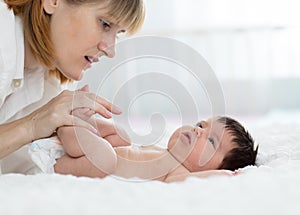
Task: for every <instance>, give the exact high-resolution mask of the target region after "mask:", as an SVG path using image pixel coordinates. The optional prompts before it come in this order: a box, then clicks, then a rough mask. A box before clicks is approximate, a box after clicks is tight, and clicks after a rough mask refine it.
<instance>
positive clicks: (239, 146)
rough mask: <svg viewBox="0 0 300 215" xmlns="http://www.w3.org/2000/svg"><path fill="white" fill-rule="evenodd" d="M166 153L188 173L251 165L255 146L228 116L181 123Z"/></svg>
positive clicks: (248, 135) (253, 161)
mask: <svg viewBox="0 0 300 215" xmlns="http://www.w3.org/2000/svg"><path fill="white" fill-rule="evenodd" d="M168 150H169V152H170V153H171V154H172V155H173V156H174V157H175V158H176V159H177V160H178V161H180V162H182V164H183V165H184V166H185V167H186V168H187V169H188V170H189V171H191V172H196V171H203V170H211V169H229V170H235V169H238V168H242V167H245V166H247V165H254V164H255V160H256V155H257V148H256V149H254V140H253V138H252V137H251V135H250V134H249V133H248V131H247V130H246V129H245V128H244V127H243V126H242V125H241V124H240V123H239V122H237V121H236V120H234V119H232V118H230V117H215V118H211V119H209V120H207V121H201V122H199V123H197V124H196V125H194V126H190V125H187V126H182V127H181V128H178V129H177V130H176V131H175V132H174V133H173V134H172V136H171V138H170V140H169V143H168Z"/></svg>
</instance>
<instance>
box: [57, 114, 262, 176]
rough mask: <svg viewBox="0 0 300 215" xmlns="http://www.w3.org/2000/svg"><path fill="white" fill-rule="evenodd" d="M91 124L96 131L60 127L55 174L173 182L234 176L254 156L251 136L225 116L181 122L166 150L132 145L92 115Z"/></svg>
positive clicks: (109, 125) (107, 124)
mask: <svg viewBox="0 0 300 215" xmlns="http://www.w3.org/2000/svg"><path fill="white" fill-rule="evenodd" d="M91 123H94V125H95V127H97V129H98V131H99V134H94V133H92V132H90V131H89V130H87V129H85V128H82V127H61V128H59V129H58V131H57V137H58V139H56V140H55V141H56V142H57V143H59V144H62V146H63V148H64V151H65V154H64V155H62V156H61V155H60V156H61V157H60V156H58V157H57V159H56V164H55V165H54V171H55V172H56V173H61V174H72V175H75V176H88V177H100V178H103V177H105V176H107V175H111V174H112V175H115V176H119V177H122V178H140V179H145V180H159V181H163V182H173V181H181V180H184V179H185V178H187V177H189V176H196V177H207V176H210V175H219V174H221V175H224V174H225V175H228V174H229V175H232V174H234V172H232V171H229V170H237V169H238V168H242V167H245V166H247V165H254V164H255V160H256V155H257V148H256V149H254V141H253V139H252V137H251V136H250V134H249V133H248V132H247V131H246V130H245V128H244V127H243V126H242V125H241V124H240V123H239V122H237V121H236V120H234V119H232V118H229V117H216V118H211V119H208V120H207V121H201V122H198V123H197V124H196V125H185V126H182V127H180V128H178V129H177V130H176V131H175V132H174V133H173V134H172V135H171V137H170V139H169V141H168V146H167V148H162V147H159V146H142V147H133V146H130V141H129V138H128V136H127V135H126V133H125V132H124V130H122V129H119V128H117V129H116V127H115V126H113V125H112V124H109V123H107V122H104V121H102V120H98V119H94V118H93V120H92V121H91ZM117 131H118V132H117ZM55 145H57V144H56V143H55ZM62 154H63V153H62Z"/></svg>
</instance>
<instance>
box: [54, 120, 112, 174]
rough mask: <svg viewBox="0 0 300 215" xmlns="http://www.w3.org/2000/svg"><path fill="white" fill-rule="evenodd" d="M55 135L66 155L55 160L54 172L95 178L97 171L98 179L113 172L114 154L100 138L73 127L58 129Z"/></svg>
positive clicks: (109, 146) (80, 128)
mask: <svg viewBox="0 0 300 215" xmlns="http://www.w3.org/2000/svg"><path fill="white" fill-rule="evenodd" d="M57 135H58V137H59V139H60V140H61V143H62V145H63V146H64V148H65V151H66V153H67V155H65V156H64V157H62V158H59V159H58V160H57V163H56V165H55V172H57V173H63V174H66V173H68V174H73V175H85V176H89V177H95V176H94V175H95V172H97V171H98V173H97V174H98V177H103V176H104V175H106V174H110V173H112V172H113V171H114V170H115V168H116V164H117V156H116V153H115V151H114V149H113V148H112V146H111V145H110V144H109V143H108V142H107V141H106V140H105V139H103V138H102V137H99V136H97V135H95V134H93V133H92V132H90V131H89V130H87V129H86V128H82V127H75V126H73V127H62V128H59V129H58V131H57ZM88 170H90V171H88ZM96 170H97V171H96Z"/></svg>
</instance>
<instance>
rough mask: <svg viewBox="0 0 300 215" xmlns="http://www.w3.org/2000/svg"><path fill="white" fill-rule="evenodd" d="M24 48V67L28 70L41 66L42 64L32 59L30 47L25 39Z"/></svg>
mask: <svg viewBox="0 0 300 215" xmlns="http://www.w3.org/2000/svg"><path fill="white" fill-rule="evenodd" d="M24 47H25V59H24V67H25V68H28V69H30V68H35V67H39V66H42V64H41V63H40V62H39V61H38V60H36V58H35V57H34V55H33V53H32V51H31V48H30V45H29V43H28V41H27V40H26V38H25V42H24Z"/></svg>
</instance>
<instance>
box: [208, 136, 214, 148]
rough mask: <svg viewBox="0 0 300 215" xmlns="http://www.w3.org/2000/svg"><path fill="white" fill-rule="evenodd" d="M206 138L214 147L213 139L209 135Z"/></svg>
mask: <svg viewBox="0 0 300 215" xmlns="http://www.w3.org/2000/svg"><path fill="white" fill-rule="evenodd" d="M208 140H209V142H210V143H211V144H212V145H213V146H214V147H215V140H214V139H213V138H212V137H209V138H208Z"/></svg>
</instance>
